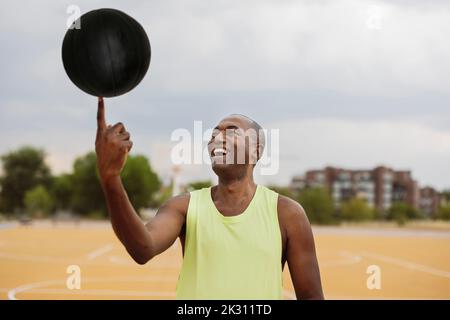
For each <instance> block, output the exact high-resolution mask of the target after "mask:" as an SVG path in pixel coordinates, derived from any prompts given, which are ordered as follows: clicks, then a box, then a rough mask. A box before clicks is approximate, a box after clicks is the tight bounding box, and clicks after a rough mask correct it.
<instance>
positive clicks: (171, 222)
mask: <svg viewBox="0 0 450 320" xmlns="http://www.w3.org/2000/svg"><path fill="white" fill-rule="evenodd" d="M188 204H189V195H181V196H178V197H175V198H173V199H171V200H169V201H168V202H166V203H165V204H164V205H162V206H161V207H160V208H159V209H158V212H157V213H156V215H155V217H154V218H153V219H152V220H150V221H149V222H148V223H147V224H146V228H147V230H148V231H149V232H150V237H151V242H152V247H153V253H154V255H157V254H160V253H161V252H163V251H165V250H166V249H168V248H169V247H170V246H171V245H172V244H173V243H174V242H175V240H176V239H177V238H178V236H179V235H180V232H181V229H182V228H183V225H184V223H185V220H186V210H187V206H188Z"/></svg>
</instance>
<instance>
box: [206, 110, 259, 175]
mask: <svg viewBox="0 0 450 320" xmlns="http://www.w3.org/2000/svg"><path fill="white" fill-rule="evenodd" d="M257 134H258V133H257V132H256V131H255V130H254V129H253V128H252V127H251V125H250V122H249V120H248V119H246V118H245V117H242V116H229V117H226V118H225V119H223V120H222V121H220V123H219V124H218V125H217V126H216V127H215V128H214V130H213V133H212V136H211V140H210V141H209V143H208V152H209V155H210V157H211V163H212V166H213V168H224V167H230V166H233V165H248V164H255V163H256V161H257V160H258V159H257V152H256V149H257V141H258V139H257Z"/></svg>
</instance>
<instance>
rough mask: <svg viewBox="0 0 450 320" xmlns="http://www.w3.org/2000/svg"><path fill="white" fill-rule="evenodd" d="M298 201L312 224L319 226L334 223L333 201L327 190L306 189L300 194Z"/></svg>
mask: <svg viewBox="0 0 450 320" xmlns="http://www.w3.org/2000/svg"><path fill="white" fill-rule="evenodd" d="M298 201H299V202H300V204H301V205H302V206H303V208H304V209H305V211H306V214H307V216H308V218H309V220H310V221H311V222H314V223H319V224H330V223H333V222H334V219H333V213H334V207H333V200H332V199H331V197H330V195H329V194H328V192H327V191H326V190H325V189H323V188H313V189H305V190H303V191H302V192H301V193H300V196H299V198H298Z"/></svg>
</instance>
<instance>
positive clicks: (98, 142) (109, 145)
mask: <svg viewBox="0 0 450 320" xmlns="http://www.w3.org/2000/svg"><path fill="white" fill-rule="evenodd" d="M132 146H133V142H132V141H131V140H130V133H129V132H127V131H126V130H125V126H124V125H123V124H122V123H121V122H118V123H116V124H115V125H113V126H111V125H108V126H107V125H106V121H105V105H104V103H103V98H101V97H99V98H98V111H97V137H96V139H95V152H96V153H97V166H98V170H99V173H100V178H101V180H102V182H103V183H105V182H106V181H107V180H109V179H110V178H115V177H118V176H119V175H120V172H121V171H122V168H123V167H124V165H125V162H126V159H127V155H128V152H129V151H130V150H131V147H132Z"/></svg>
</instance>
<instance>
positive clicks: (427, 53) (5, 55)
mask: <svg viewBox="0 0 450 320" xmlns="http://www.w3.org/2000/svg"><path fill="white" fill-rule="evenodd" d="M427 3H428V2H427ZM70 4H74V3H73V2H72V1H41V2H39V5H37V4H36V3H35V2H33V1H20V2H17V1H10V0H7V1H4V2H3V8H4V9H3V10H2V11H1V12H0V30H1V32H0V42H1V43H2V51H1V53H0V54H1V59H0V68H1V70H2V76H1V78H0V90H1V91H0V127H1V133H2V144H1V146H0V152H5V151H6V150H10V149H12V148H15V147H18V146H19V145H21V144H24V143H31V144H37V145H41V146H44V147H45V148H46V149H48V150H49V152H50V153H51V155H52V156H51V157H50V160H51V162H52V164H53V165H54V166H55V170H56V171H58V170H67V169H68V168H70V166H71V164H68V163H67V162H68V159H71V158H73V156H75V155H77V154H80V153H82V152H86V151H88V150H92V144H93V141H92V140H93V137H94V133H95V107H96V100H95V98H93V97H89V96H87V95H85V94H84V93H82V92H80V91H79V90H78V89H77V88H75V87H74V86H73V84H72V83H71V82H70V80H69V79H68V78H67V76H66V75H65V73H64V70H63V68H62V62H61V58H60V49H61V42H62V38H63V36H64V33H65V24H66V19H67V17H68V14H67V13H66V8H67V6H68V5H70ZM75 4H77V5H79V6H80V7H81V10H82V11H83V12H86V11H89V10H91V9H94V8H98V7H115V8H118V9H121V10H123V11H125V12H127V13H128V14H130V15H131V16H133V17H135V18H136V19H137V20H138V21H140V22H141V23H142V24H143V25H144V27H145V29H146V30H147V32H148V34H149V37H150V41H151V44H152V62H151V66H150V71H149V73H148V75H147V76H146V78H145V79H144V80H143V81H142V83H141V84H140V85H139V86H138V87H137V88H136V89H135V90H133V91H132V92H130V93H129V94H127V95H125V96H122V97H118V98H114V99H108V100H107V102H106V103H107V117H108V121H110V122H116V121H119V120H120V121H123V122H124V123H125V124H126V125H127V126H128V128H129V129H130V131H131V132H132V134H133V136H134V139H135V148H136V152H137V151H140V152H144V153H146V154H148V155H149V156H150V158H152V159H155V160H154V162H155V163H158V166H159V168H161V170H167V168H169V167H170V163H169V162H167V160H164V159H162V160H161V159H156V157H158V156H161V152H160V149H158V148H163V149H164V148H166V149H167V146H170V145H171V142H170V133H171V132H172V130H174V129H175V128H180V127H185V128H191V127H192V123H193V121H194V120H203V121H205V126H213V125H215V123H216V122H217V121H218V120H219V119H220V118H221V117H223V116H225V115H227V114H229V113H233V112H238V113H244V114H247V115H249V116H251V117H253V118H255V119H257V120H258V121H259V122H261V123H262V124H263V125H266V126H273V125H277V126H281V127H280V129H281V130H282V131H284V132H287V133H286V134H289V132H291V130H293V129H292V128H293V127H292V126H291V124H292V123H293V122H294V123H297V126H301V125H302V124H304V123H305V121H306V123H310V122H308V121H313V120H314V121H316V120H317V119H319V120H321V121H322V122H317V123H316V122H314V123H315V124H316V126H308V128H309V129H308V130H309V131H307V132H305V131H301V130H300V131H298V133H297V134H300V135H301V134H306V133H311V134H312V137H313V138H315V137H317V139H318V140H317V141H321V142H320V143H325V144H327V143H330V142H327V141H328V140H326V139H322V140H321V139H320V137H321V135H326V134H329V132H328V133H327V131H326V130H327V127H326V126H325V124H327V123H329V122H328V121H332V122H333V123H341V124H342V123H345V124H346V125H352V124H353V125H355V126H357V125H358V124H360V123H364V124H367V126H369V127H370V126H371V124H374V125H375V124H376V123H380V122H388V123H389V124H390V126H389V133H390V135H392V136H393V137H394V138H395V137H396V136H402V135H403V134H404V130H409V129H411V128H419V127H420V128H425V129H423V130H422V131H420V130H419V131H418V132H423V134H424V135H426V136H427V137H430V139H435V137H436V135H437V134H439V133H442V134H444V135H445V134H448V132H450V125H449V123H450V109H449V108H448V101H449V95H450V88H449V86H448V83H450V60H449V59H448V56H449V54H450V44H449V43H448V41H447V37H448V34H449V31H450V19H449V17H450V4H449V3H448V2H445V1H436V2H433V4H424V2H421V1H400V0H398V1H356V0H342V1H256V0H255V1H245V2H242V1H214V2H208V1H174V0H168V1H158V2H157V1H134V2H124V1H108V2H105V1H77V2H76V3H75ZM342 121H343V122H342ZM395 123H399V126H398V128H396V126H395ZM346 125H343V126H346ZM294 127H295V126H294ZM373 128H375V127H373ZM427 130H431V131H432V132H434V133H433V134H428V133H429V131H427ZM344 132H345V134H346V135H347V136H346V137H347V138H348V139H347V140H349V141H350V140H353V135H354V134H357V133H355V132H354V131H344ZM374 132H375V131H374ZM446 137H447V136H446ZM367 139H369V137H368V138H367ZM383 139H385V140H379V139H377V140H376V141H377V148H378V150H380V152H379V153H377V154H376V157H377V159H373V157H375V155H371V156H370V158H369V156H368V155H367V153H362V154H360V155H357V154H352V157H351V158H353V159H357V161H354V162H352V161H350V160H347V161H346V160H345V159H342V158H340V157H338V156H336V155H334V154H326V155H325V154H323V153H320V152H317V150H316V149H314V148H312V147H311V146H308V145H304V146H302V147H301V148H300V147H299V148H298V149H297V148H292V147H287V148H286V149H285V150H284V149H282V150H281V153H282V157H283V156H284V157H287V158H289V157H290V156H292V155H294V156H295V155H297V156H298V157H300V156H301V155H302V154H304V153H305V152H307V153H308V154H310V157H311V158H310V160H309V162H308V163H310V164H311V165H313V164H314V163H317V164H321V163H325V162H327V163H328V164H333V162H335V163H336V164H342V165H346V164H348V165H357V164H358V163H361V165H363V164H364V163H365V164H371V163H372V162H385V161H386V162H389V163H393V164H398V165H401V166H402V167H410V168H411V169H413V170H416V171H417V172H418V174H419V178H422V179H423V180H424V181H427V183H436V184H437V185H439V186H441V187H444V186H449V185H450V184H449V183H446V182H445V181H448V180H449V179H450V172H447V171H445V170H444V168H443V167H442V166H441V167H440V166H435V165H433V164H434V161H447V162H448V160H450V154H449V153H448V152H447V151H448V149H445V148H444V149H445V151H442V150H441V149H439V147H437V146H436V145H434V144H433V143H430V145H431V147H432V148H434V149H426V150H427V151H426V152H425V150H424V151H423V152H422V153H421V148H423V146H421V147H419V146H418V147H417V152H418V153H417V154H415V155H414V158H411V161H410V162H408V161H406V160H407V159H405V158H404V157H403V155H404V154H403V152H402V150H401V149H396V148H393V149H392V150H391V149H389V148H390V147H389V146H390V145H391V144H390V141H391V137H388V136H383ZM344 140H345V139H344ZM344 140H343V141H344ZM68 141H69V142H68ZM357 141H358V140H357ZM383 141H384V142H385V145H386V150H388V149H389V150H390V151H389V153H387V152H382V150H383V144H382V142H383ZM402 141H403V140H402ZM318 143H319V142H318ZM358 143H362V142H361V141H360V142H358ZM358 143H356V144H352V146H355V148H356V149H357V150H361V146H360V145H359V144H358ZM443 143H444V144H445V143H449V142H446V141H444V142H443ZM163 145H165V146H166V147H163ZM68 146H70V147H69V148H68ZM158 146H159V147H158ZM413 147H414V145H411V146H410V148H413ZM308 148H309V149H308ZM158 150H159V151H158ZM438 150H441V151H442V152H441V151H438ZM349 152H350V151H349ZM388 155H389V158H388ZM395 159H403V160H401V161H400V160H399V161H395ZM371 161H372V162H371ZM300 168H306V166H305V163H302V159H300V158H299V160H298V161H297V160H295V161H284V162H283V168H282V172H281V173H280V179H279V180H278V181H283V182H284V181H286V179H287V177H289V176H290V175H292V174H294V173H298V172H299V169H300ZM425 168H428V169H425ZM433 170H434V171H433ZM188 171H189V170H188ZM191 171H192V172H194V173H193V174H192V175H189V174H187V176H186V177H189V178H195V177H196V176H201V175H202V174H203V175H204V174H206V175H208V174H210V173H207V168H203V169H201V170H200V169H198V168H196V169H192V170H191ZM201 172H203V173H201ZM419 180H420V179H419Z"/></svg>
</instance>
